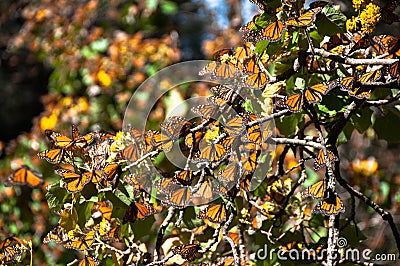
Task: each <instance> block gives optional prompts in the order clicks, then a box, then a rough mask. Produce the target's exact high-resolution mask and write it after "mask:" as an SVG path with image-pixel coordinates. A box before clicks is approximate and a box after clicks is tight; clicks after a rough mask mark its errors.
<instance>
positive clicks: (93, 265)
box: [78, 256, 100, 266]
mask: <svg viewBox="0 0 400 266" xmlns="http://www.w3.org/2000/svg"><path fill="white" fill-rule="evenodd" d="M99 264H100V261H99V260H97V259H96V258H93V257H88V256H85V258H84V259H83V260H81V261H80V262H79V263H78V266H97V265H99Z"/></svg>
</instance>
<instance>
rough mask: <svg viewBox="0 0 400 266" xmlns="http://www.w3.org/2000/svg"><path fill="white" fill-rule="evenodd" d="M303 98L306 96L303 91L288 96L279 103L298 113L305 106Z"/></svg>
mask: <svg viewBox="0 0 400 266" xmlns="http://www.w3.org/2000/svg"><path fill="white" fill-rule="evenodd" d="M303 100H304V97H303V94H302V93H295V94H292V95H289V96H286V97H285V98H284V99H283V100H282V101H279V102H277V105H278V106H282V107H285V108H287V109H289V110H290V111H291V112H293V113H297V112H300V111H301V108H302V107H303Z"/></svg>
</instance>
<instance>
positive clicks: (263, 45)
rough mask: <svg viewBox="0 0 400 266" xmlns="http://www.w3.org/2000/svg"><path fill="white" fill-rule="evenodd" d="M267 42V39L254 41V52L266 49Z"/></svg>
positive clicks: (258, 52)
mask: <svg viewBox="0 0 400 266" xmlns="http://www.w3.org/2000/svg"><path fill="white" fill-rule="evenodd" d="M268 44H269V41H268V40H262V41H259V42H258V43H256V49H254V53H257V54H263V53H264V52H265V50H267V48H268Z"/></svg>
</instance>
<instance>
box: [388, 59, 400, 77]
mask: <svg viewBox="0 0 400 266" xmlns="http://www.w3.org/2000/svg"><path fill="white" fill-rule="evenodd" d="M386 73H387V74H388V75H390V76H391V77H392V78H398V77H400V68H399V61H397V62H396V63H394V64H391V65H390V66H389V67H388V68H387V69H386Z"/></svg>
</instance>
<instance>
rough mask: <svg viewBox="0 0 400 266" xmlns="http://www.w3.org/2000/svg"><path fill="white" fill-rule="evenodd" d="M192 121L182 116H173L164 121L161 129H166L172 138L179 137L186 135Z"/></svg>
mask: <svg viewBox="0 0 400 266" xmlns="http://www.w3.org/2000/svg"><path fill="white" fill-rule="evenodd" d="M191 125H192V123H191V122H189V121H187V120H186V119H185V118H183V117H181V116H172V117H170V118H169V121H168V122H164V123H162V124H161V125H160V127H161V129H162V130H163V131H165V132H166V133H167V134H168V135H169V136H170V137H171V138H175V139H177V138H179V137H180V136H181V135H184V134H186V133H187V132H188V130H189V129H190V126H191Z"/></svg>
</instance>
